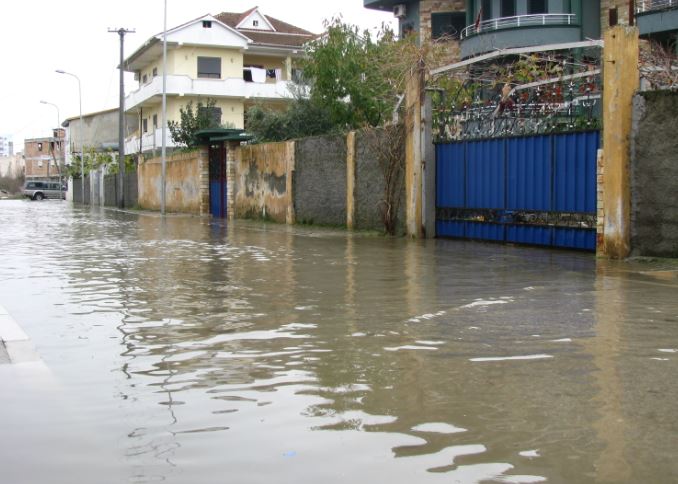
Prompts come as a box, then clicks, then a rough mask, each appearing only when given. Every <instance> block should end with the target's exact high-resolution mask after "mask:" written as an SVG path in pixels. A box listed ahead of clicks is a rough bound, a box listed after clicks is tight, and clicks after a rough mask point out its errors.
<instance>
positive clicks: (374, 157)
mask: <svg viewBox="0 0 678 484" xmlns="http://www.w3.org/2000/svg"><path fill="white" fill-rule="evenodd" d="M397 138H398V136H396V135H391V136H389V135H387V133H386V132H385V131H384V130H381V129H380V130H370V131H361V132H358V133H357V134H356V163H355V188H354V197H355V212H354V216H353V226H354V228H356V229H368V230H384V222H383V218H382V213H383V212H384V211H385V210H386V209H387V204H386V201H387V200H389V202H390V205H391V207H392V210H394V211H395V213H396V219H397V222H396V226H397V227H399V229H398V230H397V232H402V231H403V230H404V218H405V217H404V207H405V178H404V176H405V173H404V159H403V158H404V150H403V149H402V142H403V140H402V138H401V139H399V140H398V139H397ZM398 141H399V142H400V144H399V146H400V149H394V148H395V147H396V145H397V144H398ZM389 152H394V153H397V154H399V155H400V157H401V158H400V162H399V163H394V164H391V163H389V162H388V161H387V160H388V158H389V157H388V156H387V153H389ZM387 178H389V179H391V184H390V186H391V187H392V188H391V189H389V190H388V191H390V194H389V195H388V196H387V189H386V185H387V184H386V179H387Z"/></svg>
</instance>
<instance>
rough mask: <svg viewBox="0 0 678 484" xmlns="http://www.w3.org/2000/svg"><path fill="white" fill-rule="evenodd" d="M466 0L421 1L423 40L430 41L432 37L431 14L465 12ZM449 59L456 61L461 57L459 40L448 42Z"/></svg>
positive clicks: (420, 14) (420, 25)
mask: <svg viewBox="0 0 678 484" xmlns="http://www.w3.org/2000/svg"><path fill="white" fill-rule="evenodd" d="M465 11H466V1H465V0H422V1H421V2H420V3H419V35H420V39H421V42H422V43H423V42H429V41H430V40H431V37H432V30H433V27H432V22H431V14H434V13H439V12H441V13H442V12H465ZM447 47H448V59H447V60H448V61H449V62H455V61H458V60H459V59H460V54H461V49H460V46H459V41H456V40H455V41H450V42H449V43H448V46H447Z"/></svg>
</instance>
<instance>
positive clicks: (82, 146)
mask: <svg viewBox="0 0 678 484" xmlns="http://www.w3.org/2000/svg"><path fill="white" fill-rule="evenodd" d="M56 73H57V74H66V75H67V76H71V77H75V79H76V80H77V81H78V100H79V103H80V186H81V190H82V191H81V193H82V195H81V196H82V203H83V205H84V204H85V144H84V141H83V132H84V131H85V123H83V122H82V85H81V84H80V78H79V77H78V76H76V75H75V74H72V73H70V72H66V71H62V70H60V69H57V70H56Z"/></svg>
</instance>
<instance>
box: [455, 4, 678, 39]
mask: <svg viewBox="0 0 678 484" xmlns="http://www.w3.org/2000/svg"><path fill="white" fill-rule="evenodd" d="M665 1H673V2H678V0H665ZM576 17H577V16H576V15H575V14H573V13H540V14H533V15H518V16H516V17H499V18H493V19H489V20H484V21H482V22H480V23H478V24H473V25H469V26H468V27H466V28H465V29H464V30H462V31H461V38H462V39H465V38H467V37H470V36H472V35H476V34H481V33H484V32H491V31H494V30H502V29H512V28H516V27H536V26H540V25H576V20H577V19H576Z"/></svg>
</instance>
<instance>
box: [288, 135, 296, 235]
mask: <svg viewBox="0 0 678 484" xmlns="http://www.w3.org/2000/svg"><path fill="white" fill-rule="evenodd" d="M295 153H296V145H295V142H294V141H288V142H287V143H286V155H285V158H286V170H285V192H286V194H287V216H286V219H285V222H286V223H287V224H288V225H293V224H295V223H296V222H297V215H296V211H295V210H294V168H295Z"/></svg>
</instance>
